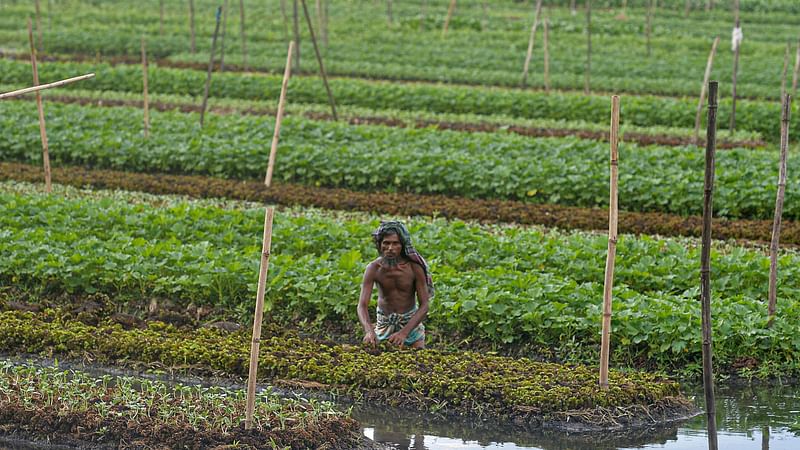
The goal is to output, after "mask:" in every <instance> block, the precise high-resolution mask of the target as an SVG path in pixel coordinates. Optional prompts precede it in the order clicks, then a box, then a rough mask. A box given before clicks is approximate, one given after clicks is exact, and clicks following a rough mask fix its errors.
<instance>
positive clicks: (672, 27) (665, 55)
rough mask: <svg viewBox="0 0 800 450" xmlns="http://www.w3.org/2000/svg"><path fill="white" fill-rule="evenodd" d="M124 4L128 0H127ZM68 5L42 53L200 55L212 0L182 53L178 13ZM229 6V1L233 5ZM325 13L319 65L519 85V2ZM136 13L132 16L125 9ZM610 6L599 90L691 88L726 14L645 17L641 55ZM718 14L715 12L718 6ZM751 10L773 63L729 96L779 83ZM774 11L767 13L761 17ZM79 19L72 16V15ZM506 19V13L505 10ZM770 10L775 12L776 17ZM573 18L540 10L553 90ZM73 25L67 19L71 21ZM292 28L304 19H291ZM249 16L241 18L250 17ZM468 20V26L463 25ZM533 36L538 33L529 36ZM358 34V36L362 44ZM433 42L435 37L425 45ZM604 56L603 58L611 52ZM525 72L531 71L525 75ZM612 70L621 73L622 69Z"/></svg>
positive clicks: (266, 57) (15, 31)
mask: <svg viewBox="0 0 800 450" xmlns="http://www.w3.org/2000/svg"><path fill="white" fill-rule="evenodd" d="M132 3H133V2H131V4H132ZM82 6H83V7H82V8H74V11H60V12H59V13H58V16H55V17H53V19H55V20H53V21H52V22H53V23H52V25H50V26H49V27H48V28H47V29H46V30H45V32H44V37H43V41H44V49H45V50H46V51H49V52H54V53H81V54H89V55H95V54H97V53H101V54H104V55H138V52H139V38H140V36H142V35H143V34H144V35H149V36H150V37H149V46H150V48H151V51H152V52H153V54H154V56H158V57H170V58H171V59H172V60H174V61H181V62H207V61H208V52H209V49H210V46H211V34H212V33H213V29H214V20H213V14H214V11H215V9H216V6H217V5H216V3H214V2H198V5H197V8H196V10H197V23H198V27H200V36H199V37H198V39H197V43H198V50H199V52H198V53H195V54H191V53H190V51H189V49H190V42H189V41H190V38H189V35H188V34H189V33H188V26H187V25H188V24H187V17H186V11H180V12H179V11H176V10H172V9H171V10H170V11H169V12H170V13H171V14H168V16H169V17H168V23H166V24H165V25H166V29H165V31H164V34H161V31H160V25H159V20H158V17H157V12H158V6H157V5H152V6H153V7H152V8H140V7H139V6H140V5H139V4H138V3H137V4H136V5H135V6H131V7H130V8H128V7H125V6H119V7H118V10H116V11H115V10H112V9H110V8H103V7H100V8H93V7H92V6H90V5H82ZM7 9H8V12H7V13H6V14H4V16H6V17H7V19H6V22H5V23H0V27H1V28H0V40H2V41H3V42H8V43H11V44H13V48H15V49H17V50H22V49H25V48H26V47H27V41H26V38H27V35H26V33H24V30H21V29H20V27H19V24H20V23H24V19H25V18H26V17H27V16H29V15H30V13H31V11H30V9H31V8H30V6H29V5H24V6H16V7H14V6H12V7H7ZM235 9H236V8H234V11H235ZM251 9H253V11H252V13H253V14H251V17H250V19H249V23H250V24H259V25H261V24H269V25H268V26H265V27H264V29H265V31H260V32H252V31H251V32H250V33H249V38H248V44H247V49H248V53H249V63H250V66H253V67H259V68H262V69H268V70H275V71H277V70H280V68H281V65H282V64H283V61H284V60H285V52H286V46H287V40H286V37H285V36H284V32H283V31H284V23H283V22H282V19H281V15H280V14H277V13H276V12H277V11H278V8H277V4H275V3H273V9H272V11H270V10H269V9H267V8H257V9H255V8H251ZM336 9H337V11H336V13H335V14H333V15H332V16H331V26H330V28H331V33H330V45H329V46H328V47H327V48H326V49H324V52H325V58H326V67H327V69H328V70H329V72H330V73H332V74H337V75H355V76H362V77H363V76H367V77H373V78H384V79H387V78H388V79H411V80H414V79H416V80H438V81H445V82H467V83H480V84H491V85H506V86H509V85H510V86H515V85H518V84H519V83H520V78H521V75H520V74H521V71H522V66H523V63H524V59H525V52H526V49H527V42H528V33H529V27H530V21H531V20H532V19H533V17H532V16H533V14H532V13H533V11H532V8H531V7H527V8H525V7H522V6H521V5H518V6H514V5H512V4H511V2H507V3H506V4H504V5H493V6H492V11H491V13H489V14H484V16H485V17H487V18H488V19H489V22H492V23H488V22H487V28H488V30H487V31H482V30H481V20H479V19H472V18H469V19H463V20H462V19H461V18H459V17H458V16H457V17H456V19H455V20H453V21H452V24H451V26H452V31H451V37H450V38H449V39H442V38H441V36H440V35H441V31H440V30H441V25H442V23H441V22H443V19H444V14H445V12H446V10H444V9H441V8H435V7H433V6H431V7H430V9H429V13H428V14H429V15H430V18H431V19H432V21H430V22H429V21H427V20H423V24H422V25H423V28H427V29H426V30H423V31H420V29H419V28H420V19H421V17H420V7H419V5H413V6H412V5H407V6H405V7H403V6H401V7H400V9H399V10H397V12H396V14H397V19H396V24H395V26H391V27H386V26H385V19H386V17H385V12H384V8H382V7H377V8H376V7H375V5H374V4H371V3H368V2H357V3H349V4H347V3H346V4H344V5H337V8H336ZM461 10H463V11H468V10H475V12H478V11H479V10H480V5H479V4H478V3H475V4H473V5H472V6H466V5H461ZM132 11H136V12H137V14H133V15H134V17H131V15H132V14H131V12H132ZM236 16H238V14H231V15H230V17H229V19H230V23H229V24H228V26H229V28H228V30H229V31H228V34H227V36H226V37H225V41H224V42H225V46H226V61H228V63H229V65H230V64H237V65H239V66H241V64H242V62H243V61H242V56H241V54H242V51H241V41H240V37H239V33H238V17H236ZM616 16H617V12H616V11H613V10H605V11H604V10H598V11H597V12H596V13H595V14H594V21H595V23H594V25H593V35H594V41H595V44H594V46H593V52H594V53H593V58H594V64H593V65H592V69H593V75H592V80H593V82H592V84H593V86H594V88H595V89H600V90H605V91H611V90H613V91H626V92H649V93H657V94H681V95H687V94H696V91H697V84H698V82H699V81H700V80H702V78H703V76H702V75H703V69H704V67H705V59H706V56H707V53H708V50H709V48H710V45H711V41H712V39H713V36H715V35H721V36H726V35H728V34H729V33H730V31H729V30H730V24H731V19H730V18H729V17H724V18H723V17H713V18H709V19H701V20H697V21H686V20H684V19H683V18H682V17H669V15H668V16H666V17H667V18H666V19H665V20H659V19H658V17H659V16H658V15H657V19H656V20H657V22H656V24H655V26H654V27H653V30H654V31H653V33H652V34H653V36H652V38H651V43H652V46H653V55H652V56H646V49H645V47H646V44H645V37H644V28H645V14H644V10H643V9H635V10H631V17H630V18H629V20H619V19H618V18H616ZM725 16H727V14H726V15H725ZM761 16H762V15H760V14H754V15H752V16H751V17H748V14H747V13H745V17H744V21H745V23H746V24H747V26H749V28H747V30H748V34H747V36H748V41H747V45H745V46H743V48H742V56H741V65H742V66H741V67H742V68H744V67H759V68H762V67H774V68H775V70H741V73H740V75H739V79H738V81H739V83H740V85H739V88H738V91H739V93H740V95H744V96H751V97H752V96H756V97H768V98H777V97H778V95H779V92H780V75H781V72H780V67H781V65H782V62H783V61H782V58H783V48H784V45H785V42H787V41H794V39H795V38H796V36H795V32H794V29H793V28H792V26H791V25H789V24H786V23H785V22H780V21H768V23H761V22H760V17H761ZM775 16H777V15H773V18H774V17H775ZM77 17H80V19H81V20H78V19H77ZM510 17H513V19H511V20H510ZM781 17H783V18H785V15H782V16H781ZM584 20H585V19H584V18H583V17H582V16H578V17H576V16H573V15H571V14H570V13H569V12H568V11H567V10H566V9H558V10H554V11H552V12H551V23H550V37H551V39H550V50H551V51H550V54H551V58H550V70H551V73H552V80H553V85H554V87H556V88H572V89H575V88H580V87H582V85H583V75H584V61H585V52H586V40H585V35H584ZM78 23H79V24H80V26H79V27H78V26H76V25H75V24H78ZM301 25H303V26H301V28H302V29H304V28H305V26H304V25H305V24H303V23H302V22H301ZM251 26H252V25H251ZM476 26H477V28H478V29H474V28H475V27H476ZM538 39H539V42H541V39H542V38H541V36H539V38H538ZM367 42H369V44H368V45H367ZM432 42H435V43H436V45H431V43H432ZM535 50H536V53H535V56H534V63H533V66H532V68H531V74H532V76H531V80H530V85H532V86H538V87H541V86H542V85H543V76H542V66H543V62H542V58H543V56H542V52H543V50H542V46H541V44H540V45H538V46H536V49H535ZM301 54H302V55H307V56H306V57H305V59H304V61H305V63H304V67H305V68H306V70H307V71H313V70H315V69H316V65H315V63H314V61H312V58H311V57H310V56H311V55H313V49H312V46H311V44H310V39H309V37H308V36H307V35H304V36H303V38H301ZM612 61H613V63H610V62H612ZM732 65H733V56H732V55H731V52H719V53H718V56H717V61H716V65H715V68H714V69H715V71H714V73H713V76H714V78H716V79H727V78H728V76H729V74H730V71H731V67H732ZM534 74H535V75H534ZM622 74H624V75H622Z"/></svg>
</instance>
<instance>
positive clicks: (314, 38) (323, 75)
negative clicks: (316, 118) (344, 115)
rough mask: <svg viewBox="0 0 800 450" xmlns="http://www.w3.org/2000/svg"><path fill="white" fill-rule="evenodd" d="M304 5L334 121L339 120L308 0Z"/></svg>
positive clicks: (303, 0)
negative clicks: (309, 12) (307, 4)
mask: <svg viewBox="0 0 800 450" xmlns="http://www.w3.org/2000/svg"><path fill="white" fill-rule="evenodd" d="M300 3H302V5H303V14H305V16H306V23H308V33H309V34H310V35H311V43H312V44H313V45H314V53H316V55H317V62H318V63H319V72H320V74H322V82H323V83H324V84H325V91H327V93H328V102H329V103H330V104H331V113H332V114H333V120H339V116H338V115H337V114H336V103H335V102H334V101H333V94H332V93H331V87H330V86H329V85H328V75H326V74H325V66H324V65H323V64H322V55H320V53H319V46H317V38H316V37H315V36H314V27H313V26H312V25H311V16H309V15H308V7H306V0H300Z"/></svg>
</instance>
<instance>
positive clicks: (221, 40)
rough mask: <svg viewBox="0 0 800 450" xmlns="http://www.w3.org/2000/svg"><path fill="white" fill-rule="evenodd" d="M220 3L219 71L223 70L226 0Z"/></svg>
mask: <svg viewBox="0 0 800 450" xmlns="http://www.w3.org/2000/svg"><path fill="white" fill-rule="evenodd" d="M222 5H223V6H222V34H221V35H220V36H219V71H220V72H225V31H226V29H227V27H228V0H225V2H224V3H223V4H222Z"/></svg>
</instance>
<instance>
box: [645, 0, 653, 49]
mask: <svg viewBox="0 0 800 450" xmlns="http://www.w3.org/2000/svg"><path fill="white" fill-rule="evenodd" d="M652 23H653V0H649V1H648V5H647V23H646V25H645V28H644V30H645V36H646V39H647V56H648V57H649V56H650V54H651V53H652V50H651V49H650V29H651V28H652Z"/></svg>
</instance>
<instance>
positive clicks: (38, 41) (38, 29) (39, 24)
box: [34, 0, 43, 51]
mask: <svg viewBox="0 0 800 450" xmlns="http://www.w3.org/2000/svg"><path fill="white" fill-rule="evenodd" d="M34 3H35V7H36V49H37V50H39V51H42V47H43V46H42V12H41V8H40V7H39V0H36V1H35V2H34Z"/></svg>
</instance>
